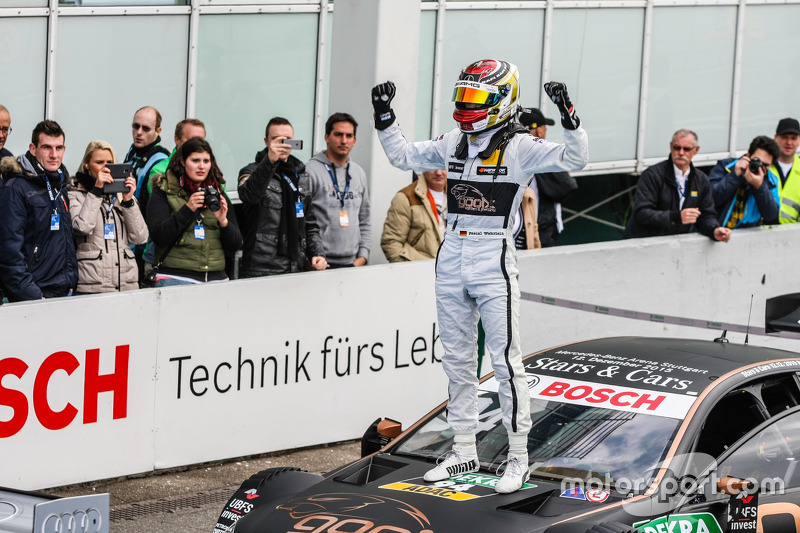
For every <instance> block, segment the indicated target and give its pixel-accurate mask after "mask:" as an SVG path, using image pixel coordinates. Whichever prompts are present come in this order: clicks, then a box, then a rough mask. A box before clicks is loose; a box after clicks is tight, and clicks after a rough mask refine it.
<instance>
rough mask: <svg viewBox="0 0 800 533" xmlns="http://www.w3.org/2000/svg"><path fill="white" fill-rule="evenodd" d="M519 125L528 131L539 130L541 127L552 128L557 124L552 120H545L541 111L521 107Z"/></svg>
mask: <svg viewBox="0 0 800 533" xmlns="http://www.w3.org/2000/svg"><path fill="white" fill-rule="evenodd" d="M520 111H522V113H520V115H519V123H520V124H522V125H523V126H525V127H526V128H528V129H531V128H538V127H539V126H552V125H553V124H555V123H556V122H555V121H554V120H553V119H552V118H545V116H544V115H543V114H542V112H541V111H539V110H538V109H537V108H535V107H521V108H520Z"/></svg>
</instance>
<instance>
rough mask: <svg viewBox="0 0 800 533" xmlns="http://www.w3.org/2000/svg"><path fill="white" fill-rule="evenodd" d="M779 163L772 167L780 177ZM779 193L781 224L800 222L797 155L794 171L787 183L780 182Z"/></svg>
mask: <svg viewBox="0 0 800 533" xmlns="http://www.w3.org/2000/svg"><path fill="white" fill-rule="evenodd" d="M777 166H778V162H777V161H776V162H775V163H774V164H773V165H772V171H773V172H774V173H775V175H776V176H780V173H779V172H778V169H777ZM778 191H779V194H780V197H781V213H780V217H779V218H780V223H781V224H792V223H795V222H800V156H797V154H795V156H794V163H792V170H791V171H789V175H788V176H786V182H785V183H781V180H780V179H779V180H778Z"/></svg>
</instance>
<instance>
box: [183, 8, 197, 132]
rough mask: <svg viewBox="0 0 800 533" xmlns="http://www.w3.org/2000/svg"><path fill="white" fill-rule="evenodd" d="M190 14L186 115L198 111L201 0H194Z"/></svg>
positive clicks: (189, 115) (192, 114)
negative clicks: (198, 48)
mask: <svg viewBox="0 0 800 533" xmlns="http://www.w3.org/2000/svg"><path fill="white" fill-rule="evenodd" d="M191 5H192V12H191V14H190V15H189V64H188V65H187V68H186V116H187V117H193V116H195V113H196V111H197V54H198V50H197V47H198V44H199V43H200V0H192V2H191Z"/></svg>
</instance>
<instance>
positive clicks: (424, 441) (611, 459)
mask: <svg viewBox="0 0 800 533" xmlns="http://www.w3.org/2000/svg"><path fill="white" fill-rule="evenodd" d="M478 409H479V413H480V415H479V421H478V434H477V447H478V458H479V459H480V462H481V467H482V468H484V469H487V470H489V471H493V470H494V469H496V468H497V467H498V466H499V465H500V463H502V462H503V461H504V460H505V459H506V454H507V453H508V436H507V434H506V429H505V427H504V426H503V423H502V413H501V411H500V402H499V400H498V396H497V393H496V392H487V391H481V392H480V393H479V396H478ZM531 420H532V422H533V428H532V429H531V431H530V433H529V434H528V458H529V462H530V464H531V475H533V476H538V477H545V478H551V479H564V478H580V479H583V480H587V481H588V480H589V479H592V478H594V479H595V480H597V479H599V480H602V482H603V484H604V485H605V486H607V487H609V488H614V487H615V485H616V483H617V481H618V480H621V479H623V478H625V479H626V480H631V481H635V482H638V483H641V482H642V481H646V480H648V479H649V477H650V474H652V473H653V469H654V468H655V467H656V466H657V465H658V464H659V463H660V462H661V461H662V460H663V458H664V455H665V454H666V451H667V449H668V448H669V446H670V444H671V443H672V440H673V438H674V437H675V433H676V431H677V429H678V425H679V424H680V420H677V419H674V418H666V417H662V416H655V415H647V414H641V413H629V412H626V411H617V410H613V409H604V408H600V407H590V406H585V405H577V404H570V403H563V402H557V401H546V400H541V399H531ZM452 445H453V432H452V430H451V429H450V426H449V425H448V424H447V420H446V418H445V411H444V410H442V411H441V412H440V413H439V414H438V415H437V416H435V417H433V418H432V419H430V420H429V421H428V422H427V423H425V424H423V425H421V426H420V427H418V428H417V429H416V430H415V431H414V432H413V433H412V434H411V435H409V436H408V437H406V438H405V439H404V440H403V442H402V443H400V445H399V447H398V448H396V449H395V450H394V453H396V454H398V455H411V456H416V457H424V458H426V459H434V460H435V459H437V458H438V457H439V456H440V455H442V454H443V453H445V452H447V451H448V450H449V449H450V448H451V447H452ZM639 486H642V485H639ZM644 486H646V484H645V485H644Z"/></svg>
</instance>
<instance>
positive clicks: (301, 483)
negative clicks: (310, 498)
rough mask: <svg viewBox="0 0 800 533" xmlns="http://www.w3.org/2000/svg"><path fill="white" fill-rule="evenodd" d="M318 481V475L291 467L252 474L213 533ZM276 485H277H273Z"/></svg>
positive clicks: (223, 510) (228, 506)
mask: <svg viewBox="0 0 800 533" xmlns="http://www.w3.org/2000/svg"><path fill="white" fill-rule="evenodd" d="M321 480H322V476H320V475H319V474H312V473H310V472H308V471H307V470H303V469H302V468H297V467H291V466H283V467H275V468H267V469H266V470H262V471H261V472H258V473H257V474H253V475H252V476H250V477H249V478H248V479H246V480H245V481H244V482H243V483H242V484H241V486H240V487H239V489H238V490H237V491H236V492H235V493H234V494H233V496H231V498H230V499H229V500H228V503H227V504H225V507H224V508H223V509H222V512H221V513H220V515H219V518H218V519H217V525H216V528H215V531H227V530H228V528H230V526H232V525H233V524H234V523H236V522H238V521H239V520H240V519H242V518H244V517H245V516H247V515H248V514H250V513H251V512H252V511H253V510H254V509H256V508H259V507H263V506H266V505H268V504H275V503H277V502H280V501H285V500H287V499H288V498H290V497H291V496H293V495H295V494H297V493H298V492H301V491H303V490H305V489H307V488H309V487H311V486H312V485H315V484H317V483H319V482H320V481H321ZM276 481H278V482H279V483H275V482H276Z"/></svg>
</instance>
